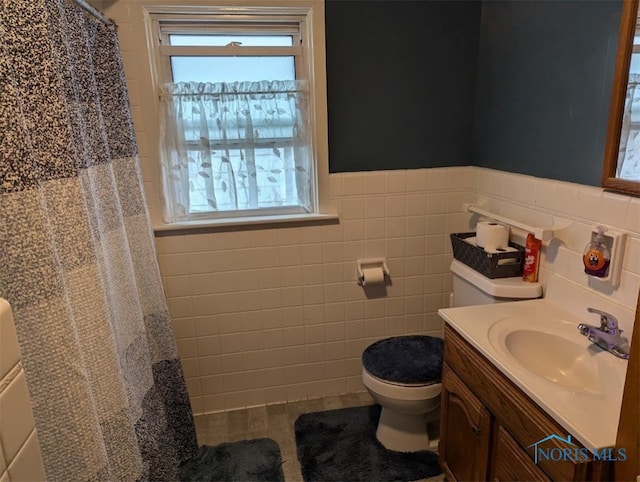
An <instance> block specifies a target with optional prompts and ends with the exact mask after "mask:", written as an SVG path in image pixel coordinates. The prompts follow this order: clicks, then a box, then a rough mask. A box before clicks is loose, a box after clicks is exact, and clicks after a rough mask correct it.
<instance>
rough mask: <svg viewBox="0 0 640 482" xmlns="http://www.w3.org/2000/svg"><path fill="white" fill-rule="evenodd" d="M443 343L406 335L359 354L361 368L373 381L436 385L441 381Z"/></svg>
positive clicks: (425, 337) (433, 338)
mask: <svg viewBox="0 0 640 482" xmlns="http://www.w3.org/2000/svg"><path fill="white" fill-rule="evenodd" d="M443 351H444V340H442V338H436V337H434V336H425V335H407V336H393V337H391V338H385V339H384V340H379V341H377V342H375V343H373V344H371V345H369V346H368V347H367V348H366V349H365V350H364V352H363V353H362V365H363V366H364V368H365V369H366V370H367V371H368V372H369V373H370V374H371V375H373V376H374V377H377V378H380V379H381V380H388V381H390V382H395V383H416V384H417V383H424V384H430V383H438V382H440V381H441V380H442V357H443Z"/></svg>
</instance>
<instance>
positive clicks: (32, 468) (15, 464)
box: [8, 430, 46, 482]
mask: <svg viewBox="0 0 640 482" xmlns="http://www.w3.org/2000/svg"><path fill="white" fill-rule="evenodd" d="M8 472H9V479H10V480H11V481H12V482H20V481H38V480H40V481H42V480H46V476H45V473H44V465H43V463H42V455H41V453H40V442H39V441H38V434H37V432H36V431H35V430H34V431H32V432H31V434H30V435H29V438H28V439H27V441H26V442H25V444H24V445H23V446H22V447H21V448H20V451H19V452H18V454H17V455H16V458H15V459H14V460H13V461H12V462H11V463H10V464H9V470H8Z"/></svg>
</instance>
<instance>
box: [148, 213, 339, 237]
mask: <svg viewBox="0 0 640 482" xmlns="http://www.w3.org/2000/svg"><path fill="white" fill-rule="evenodd" d="M338 219H339V218H338V215H337V214H280V215H275V216H246V217H242V218H224V219H203V220H197V221H183V222H178V223H171V224H164V223H163V224H159V225H154V226H153V231H154V232H155V233H170V232H177V231H180V232H186V231H197V230H203V229H204V230H206V229H217V228H227V227H235V226H245V227H250V226H259V227H265V228H266V227H272V226H274V225H281V224H296V223H297V224H305V223H313V224H318V223H323V222H335V221H338Z"/></svg>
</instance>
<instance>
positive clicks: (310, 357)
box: [96, 0, 640, 413]
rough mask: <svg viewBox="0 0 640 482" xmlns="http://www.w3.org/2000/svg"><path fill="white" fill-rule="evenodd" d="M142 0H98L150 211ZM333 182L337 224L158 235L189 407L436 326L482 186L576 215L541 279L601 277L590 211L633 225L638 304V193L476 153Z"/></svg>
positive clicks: (327, 376)
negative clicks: (498, 165) (369, 267)
mask: <svg viewBox="0 0 640 482" xmlns="http://www.w3.org/2000/svg"><path fill="white" fill-rule="evenodd" d="M256 1H257V0H256ZM145 2H146V0H145V1H137V0H135V1H134V0H119V1H118V2H97V3H96V5H97V6H98V7H103V8H104V9H105V10H106V14H107V15H108V16H109V17H111V18H113V19H115V20H116V22H117V23H118V25H119V30H118V32H119V35H120V43H121V48H122V51H123V61H124V66H125V72H126V77H127V84H128V87H129V92H130V98H131V102H132V107H133V113H134V122H135V127H136V134H137V138H138V145H139V150H140V159H141V164H142V174H143V181H144V184H145V189H146V192H147V199H148V204H149V209H150V213H151V216H152V219H155V220H157V219H159V206H160V197H159V185H160V183H159V179H158V173H159V169H158V167H157V164H156V162H157V161H156V157H157V154H156V152H157V148H156V135H155V132H156V131H157V117H158V116H157V103H156V96H155V93H154V92H152V89H150V88H148V86H150V85H151V74H150V71H151V70H150V68H149V60H148V56H147V54H146V50H145V48H144V45H145V42H146V41H145V38H144V21H143V16H142V6H143V5H144V4H145ZM193 2H194V3H197V4H202V5H204V4H206V3H207V2H210V0H193ZM153 3H155V4H159V3H167V4H168V3H170V0H155V1H154V2H153ZM330 194H331V198H332V199H333V202H334V203H335V205H336V207H337V209H338V211H339V212H340V223H339V224H335V225H322V226H320V225H318V226H307V227H294V226H290V227H279V228H263V229H259V230H251V229H246V230H239V229H235V230H234V229H229V230H226V231H219V232H211V233H193V234H188V235H173V236H162V237H158V238H157V247H158V254H159V262H160V267H161V272H162V276H163V282H164V286H165V291H166V294H167V297H168V303H169V308H170V311H171V314H172V317H173V323H174V329H175V333H176V337H177V341H178V348H179V352H180V355H181V358H182V363H183V367H184V371H185V375H186V377H187V384H188V389H189V394H190V397H191V401H192V404H193V409H194V411H195V412H196V413H201V412H210V411H217V410H224V409H231V408H237V407H243V406H250V405H257V404H263V403H265V402H276V401H283V400H294V399H303V398H307V397H314V396H320V395H327V394H333V393H343V392H348V391H353V390H360V389H362V388H363V387H362V384H361V381H360V370H361V367H360V355H361V352H362V350H363V349H364V347H365V346H366V345H367V344H368V343H370V342H371V341H373V340H375V339H378V338H380V337H383V336H388V335H396V334H401V333H431V334H435V335H438V334H440V333H441V330H442V324H441V320H440V319H439V317H438V316H437V313H436V312H437V310H438V308H440V307H442V306H444V305H445V303H446V302H447V298H448V292H449V291H450V290H451V276H450V274H449V272H448V266H449V262H450V260H451V248H450V243H449V239H448V233H451V232H462V231H469V230H471V229H472V226H470V225H469V221H470V216H469V214H468V213H465V212H464V211H463V206H462V204H463V203H464V202H467V201H475V200H476V198H477V197H478V196H483V197H486V198H488V200H489V202H490V204H491V205H492V206H493V207H494V208H495V209H496V210H497V212H500V213H503V214H507V215H510V216H512V217H514V218H516V219H519V220H521V221H526V222H529V223H536V224H547V223H551V222H553V220H554V216H561V217H563V218H568V219H570V220H573V221H575V223H574V225H573V227H572V228H571V229H570V230H568V231H567V232H566V233H564V238H565V239H564V240H563V244H559V245H554V247H553V248H552V249H545V251H544V253H543V259H542V267H541V280H542V281H543V282H544V280H545V277H546V273H548V272H549V271H550V270H553V271H554V272H556V273H559V274H560V275H562V276H564V277H566V278H568V279H571V280H574V281H576V282H578V283H580V284H581V285H584V286H588V287H590V288H591V289H597V286H596V287H593V286H592V285H590V284H589V280H587V279H586V275H584V274H583V273H582V269H581V267H580V266H581V265H580V257H579V256H580V254H581V253H582V249H583V247H584V244H585V243H586V242H587V241H588V230H589V227H590V225H591V224H593V223H596V222H603V223H606V224H608V225H611V226H615V227H616V228H618V229H623V230H625V231H628V232H630V237H629V240H628V242H627V249H626V253H625V264H624V271H623V276H622V284H621V286H620V288H618V289H616V290H613V291H611V292H610V293H608V294H609V295H610V296H611V297H612V298H614V299H615V300H617V301H619V302H621V303H624V304H627V305H629V306H635V303H636V299H637V293H638V286H639V285H640V262H639V261H640V239H639V236H640V235H639V234H638V233H639V231H640V211H639V209H640V208H639V203H640V201H639V200H638V199H634V198H630V197H627V196H619V195H615V194H609V193H603V192H602V190H601V189H598V188H593V187H588V186H579V185H575V184H571V183H563V182H558V181H552V180H546V179H540V178H536V177H531V176H521V175H516V174H510V173H505V172H500V171H494V170H490V169H481V168H473V167H452V168H437V169H418V170H410V171H406V170H393V171H377V172H365V173H344V174H332V175H330ZM373 256H386V257H387V260H388V264H389V267H390V269H391V276H392V280H393V284H392V285H391V286H389V287H388V288H387V296H385V297H383V298H378V299H368V298H366V296H365V295H364V292H363V290H362V288H360V287H359V286H357V285H356V283H355V260H356V259H357V258H359V257H373Z"/></svg>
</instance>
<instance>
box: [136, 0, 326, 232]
mask: <svg viewBox="0 0 640 482" xmlns="http://www.w3.org/2000/svg"><path fill="white" fill-rule="evenodd" d="M251 3H252V2H251V0H249V1H248V2H247V1H243V2H234V4H233V5H226V6H203V5H201V4H199V5H181V6H176V5H171V6H168V5H145V7H144V17H145V26H146V33H147V43H148V46H149V54H150V55H149V57H150V59H149V60H150V68H151V77H152V83H153V89H154V91H155V92H159V89H160V85H162V83H163V82H165V81H166V80H165V79H171V70H170V69H171V64H170V62H171V60H170V55H169V54H170V53H172V52H197V53H198V54H200V55H202V54H205V53H206V54H210V52H221V53H224V54H225V55H235V54H240V55H251V54H253V55H255V54H256V53H257V52H258V53H259V52H263V53H272V54H273V53H274V52H281V51H284V50H283V49H286V51H287V52H289V53H288V55H290V52H292V50H295V51H300V52H301V53H302V58H303V62H299V61H298V57H296V61H295V68H296V78H298V76H299V75H300V76H301V77H300V78H302V79H304V80H306V81H307V82H308V85H309V115H310V124H311V126H312V128H311V142H312V150H311V154H312V157H313V160H314V173H313V178H312V182H313V184H314V194H313V195H314V203H313V205H314V210H313V211H312V212H309V213H288V214H279V213H278V211H280V210H279V209H278V208H265V209H260V210H257V211H250V210H243V211H228V212H211V213H203V214H202V215H197V216H195V218H196V219H194V220H189V221H181V222H174V223H170V224H169V223H166V222H165V221H163V222H162V224H161V225H158V226H154V229H155V230H156V231H163V230H175V229H185V228H187V229H188V228H189V227H190V226H194V227H202V226H227V225H243V224H272V223H281V222H299V221H311V220H316V219H318V220H321V219H336V218H337V215H336V214H333V213H331V212H330V211H331V206H330V201H329V179H328V177H329V176H328V174H329V166H328V140H327V136H328V130H327V98H326V71H325V47H324V45H325V43H324V3H323V2H322V1H321V0H308V1H304V0H303V1H300V0H288V1H285V2H282V1H281V2H278V3H277V5H271V6H266V5H263V2H261V3H260V5H256V4H255V3H254V4H251ZM204 22H209V23H210V24H211V23H218V24H219V25H224V24H225V23H226V24H232V23H234V22H235V26H238V25H241V26H250V27H251V30H253V32H254V33H257V32H258V31H259V30H260V29H261V28H262V24H265V23H270V24H271V25H274V24H277V22H281V24H282V31H283V32H285V31H286V32H287V33H295V32H294V31H295V30H297V31H299V32H300V35H299V40H300V43H299V45H295V44H296V41H295V39H296V37H295V36H294V45H293V46H292V47H251V46H236V45H228V46H224V47H216V46H203V47H189V46H169V45H167V43H168V42H167V40H168V35H170V34H171V33H185V30H184V26H185V24H188V23H191V24H192V25H193V26H194V29H193V32H194V34H197V29H198V27H199V26H198V25H197V24H201V25H202V24H203V23H204ZM161 24H162V26H163V28H162V29H161V28H160V27H161ZM291 25H296V26H297V27H296V28H295V29H293V28H292V27H291ZM229 30H230V33H231V29H229ZM209 31H210V30H209ZM267 31H269V30H267ZM271 31H273V30H271ZM189 33H191V32H189ZM233 33H239V30H237V29H236V30H233ZM163 36H164V42H163ZM318 46H319V47H318ZM182 55H185V54H184V53H183V54H182ZM157 108H158V109H159V102H158V105H157ZM158 142H160V140H159V139H158ZM158 166H159V161H158ZM160 191H162V187H160ZM161 196H163V197H164V193H161Z"/></svg>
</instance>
